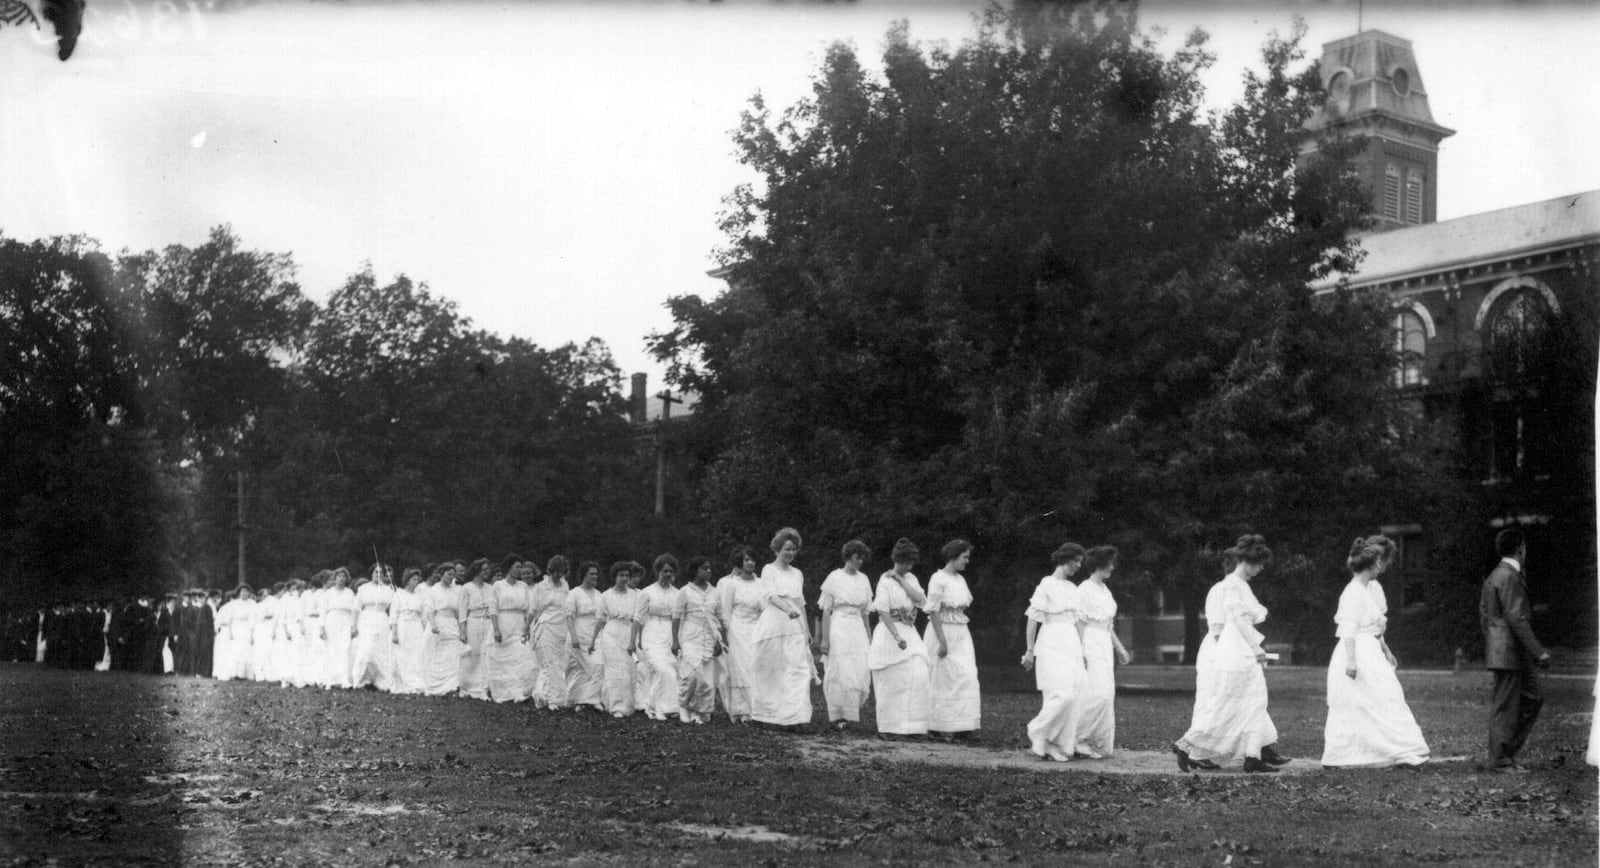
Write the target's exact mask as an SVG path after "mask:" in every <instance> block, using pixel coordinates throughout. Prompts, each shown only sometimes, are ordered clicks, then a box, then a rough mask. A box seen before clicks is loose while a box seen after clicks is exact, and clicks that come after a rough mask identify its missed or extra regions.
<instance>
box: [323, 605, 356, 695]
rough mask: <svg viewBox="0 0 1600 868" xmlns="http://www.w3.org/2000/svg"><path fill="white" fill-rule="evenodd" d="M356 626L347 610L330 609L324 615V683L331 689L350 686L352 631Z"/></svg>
mask: <svg viewBox="0 0 1600 868" xmlns="http://www.w3.org/2000/svg"><path fill="white" fill-rule="evenodd" d="M354 625H355V618H353V617H352V616H351V614H350V612H349V610H346V609H329V610H328V611H327V612H324V613H323V615H322V631H323V632H324V633H326V634H327V638H326V639H325V640H323V641H324V643H325V644H324V645H323V652H322V653H323V657H322V665H323V666H325V667H327V668H326V669H324V670H323V671H324V673H325V674H324V675H323V678H324V683H325V684H327V685H328V686H329V687H349V686H350V645H351V641H350V639H351V637H350V629H351V627H353V626H354Z"/></svg>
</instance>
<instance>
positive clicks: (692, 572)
mask: <svg viewBox="0 0 1600 868" xmlns="http://www.w3.org/2000/svg"><path fill="white" fill-rule="evenodd" d="M708 566H711V559H710V558H708V557H705V556H704V555H695V556H694V557H692V558H690V559H689V566H687V567H685V568H684V571H683V574H684V575H686V576H688V577H689V578H690V580H693V579H694V577H695V576H697V575H699V574H700V568H701V567H708Z"/></svg>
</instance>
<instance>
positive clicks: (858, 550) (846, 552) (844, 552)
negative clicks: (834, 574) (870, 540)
mask: <svg viewBox="0 0 1600 868" xmlns="http://www.w3.org/2000/svg"><path fill="white" fill-rule="evenodd" d="M839 554H840V556H841V557H842V558H843V559H844V560H847V561H848V560H850V559H851V558H852V557H854V556H856V555H860V556H861V560H863V561H870V560H872V547H871V546H869V545H867V544H866V543H864V542H862V541H861V540H858V539H853V540H851V541H849V542H847V543H845V544H844V548H842V549H840V550H839Z"/></svg>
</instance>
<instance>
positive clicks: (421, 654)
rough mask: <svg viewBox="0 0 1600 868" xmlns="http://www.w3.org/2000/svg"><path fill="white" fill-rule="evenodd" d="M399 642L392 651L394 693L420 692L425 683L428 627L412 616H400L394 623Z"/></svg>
mask: <svg viewBox="0 0 1600 868" xmlns="http://www.w3.org/2000/svg"><path fill="white" fill-rule="evenodd" d="M396 628H397V629H398V631H399V633H400V643H399V644H398V645H396V646H395V653H394V688H393V692H395V693H421V692H422V691H423V687H424V686H425V685H426V684H427V675H426V673H427V670H428V636H429V633H428V628H427V627H426V626H424V625H423V623H422V622H421V621H419V620H416V619H414V618H402V619H400V623H399V624H397V625H396Z"/></svg>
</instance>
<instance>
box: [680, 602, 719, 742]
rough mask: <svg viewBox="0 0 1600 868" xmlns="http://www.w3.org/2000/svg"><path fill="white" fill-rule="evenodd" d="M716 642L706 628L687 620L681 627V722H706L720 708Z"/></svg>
mask: <svg viewBox="0 0 1600 868" xmlns="http://www.w3.org/2000/svg"><path fill="white" fill-rule="evenodd" d="M715 650H716V640H715V639H713V638H712V637H711V633H710V632H708V631H707V630H706V629H705V628H704V627H702V626H700V625H699V624H697V623H695V622H693V621H687V620H686V621H684V622H683V623H682V624H681V625H680V626H679V628H678V719H679V720H682V721H683V722H684V723H705V722H707V721H709V720H711V712H713V711H716V709H717V668H718V667H717V658H716V657H715V656H714V655H713V652H714V651H715Z"/></svg>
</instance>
